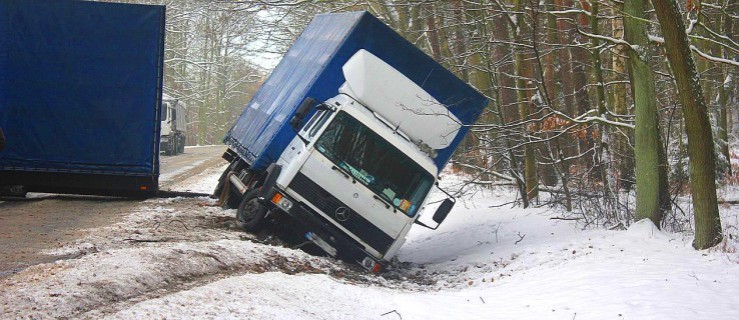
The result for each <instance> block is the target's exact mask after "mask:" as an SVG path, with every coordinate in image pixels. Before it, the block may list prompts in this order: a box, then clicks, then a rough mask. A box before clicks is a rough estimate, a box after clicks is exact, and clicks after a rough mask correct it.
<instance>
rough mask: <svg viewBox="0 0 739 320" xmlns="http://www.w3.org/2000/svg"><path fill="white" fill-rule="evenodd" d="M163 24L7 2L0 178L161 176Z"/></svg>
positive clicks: (151, 15) (0, 85)
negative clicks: (5, 174) (4, 173)
mask: <svg viewBox="0 0 739 320" xmlns="http://www.w3.org/2000/svg"><path fill="white" fill-rule="evenodd" d="M164 14H165V9H164V6H149V5H130V4H115V3H99V2H86V1H71V0H2V1H0V127H2V129H3V131H4V132H5V136H6V137H7V141H8V143H7V146H6V148H5V150H3V151H0V170H10V171H12V170H16V171H35V172H73V173H74V172H85V173H100V174H115V175H135V176H158V174H159V158H158V157H159V155H158V143H159V107H160V103H161V101H160V100H161V87H162V70H163V50H164Z"/></svg>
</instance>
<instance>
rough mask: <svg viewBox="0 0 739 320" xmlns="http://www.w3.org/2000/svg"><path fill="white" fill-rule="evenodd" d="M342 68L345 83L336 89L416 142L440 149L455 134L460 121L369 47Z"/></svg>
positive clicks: (448, 142) (356, 54)
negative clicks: (372, 52)
mask: <svg viewBox="0 0 739 320" xmlns="http://www.w3.org/2000/svg"><path fill="white" fill-rule="evenodd" d="M342 70H343V71H344V78H346V83H344V85H342V86H341V88H340V89H339V91H340V92H341V93H345V94H348V95H350V96H351V97H352V98H354V99H356V100H357V101H359V102H360V103H362V104H363V105H365V106H367V107H368V108H370V109H371V110H372V111H374V112H376V113H377V114H379V115H380V116H382V117H383V118H384V119H385V120H387V121H388V122H390V123H391V124H392V125H393V126H395V127H398V129H399V130H400V131H402V132H404V133H405V134H407V135H408V136H409V137H410V138H411V139H412V140H414V141H415V142H417V143H425V144H427V145H428V146H429V147H431V148H434V149H443V148H446V147H447V146H449V144H451V142H452V140H454V138H455V137H456V136H457V133H458V132H459V128H460V127H461V125H460V121H459V119H457V117H456V116H454V115H453V114H452V113H450V112H449V110H447V108H446V106H444V105H442V104H441V103H440V102H439V101H437V100H436V99H434V97H432V96H431V95H430V94H428V92H426V91H425V90H423V89H422V88H421V87H419V86H418V85H417V84H415V83H414V82H413V81H411V80H410V79H408V78H406V77H405V76H404V75H403V74H402V73H400V72H399V71H398V70H395V68H393V67H392V66H390V65H389V64H387V63H385V62H384V61H382V60H380V58H378V57H376V56H374V55H373V54H371V53H369V52H368V51H366V50H364V49H361V50H359V51H357V53H355V54H354V55H353V56H352V57H351V58H350V59H349V61H347V62H346V64H344V67H343V68H342Z"/></svg>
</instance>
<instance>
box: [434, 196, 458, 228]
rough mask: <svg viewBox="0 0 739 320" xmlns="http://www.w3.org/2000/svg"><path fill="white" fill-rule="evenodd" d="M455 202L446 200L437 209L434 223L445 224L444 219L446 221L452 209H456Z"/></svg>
mask: <svg viewBox="0 0 739 320" xmlns="http://www.w3.org/2000/svg"><path fill="white" fill-rule="evenodd" d="M454 204H455V201H454V200H452V199H446V200H444V202H442V203H441V205H439V208H437V209H436V212H435V213H434V222H436V223H438V224H441V223H442V222H444V219H446V216H447V215H449V212H450V211H452V208H454Z"/></svg>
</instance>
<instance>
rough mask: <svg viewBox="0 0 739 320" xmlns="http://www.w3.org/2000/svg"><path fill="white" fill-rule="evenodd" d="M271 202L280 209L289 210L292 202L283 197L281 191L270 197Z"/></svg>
mask: <svg viewBox="0 0 739 320" xmlns="http://www.w3.org/2000/svg"><path fill="white" fill-rule="evenodd" d="M272 203H274V204H276V205H277V206H278V207H280V209H282V210H285V211H290V209H292V207H293V202H292V201H290V200H288V199H287V198H285V197H284V196H283V195H282V194H281V193H279V192H278V193H275V196H274V197H272Z"/></svg>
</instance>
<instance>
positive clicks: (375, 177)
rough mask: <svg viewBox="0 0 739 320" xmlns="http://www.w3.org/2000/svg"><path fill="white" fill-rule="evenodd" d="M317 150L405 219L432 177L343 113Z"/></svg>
mask: <svg viewBox="0 0 739 320" xmlns="http://www.w3.org/2000/svg"><path fill="white" fill-rule="evenodd" d="M316 150H318V151H319V152H320V153H321V154H323V155H324V156H326V157H327V158H329V159H330V160H331V161H332V162H333V163H334V164H336V165H337V166H338V167H340V168H342V169H343V170H345V171H346V172H348V173H350V174H351V175H352V176H353V177H354V179H355V180H357V181H359V182H361V183H362V184H363V185H365V186H367V188H369V189H370V190H372V192H374V193H375V194H376V195H377V196H379V197H381V198H382V199H384V200H385V201H387V202H389V203H391V204H392V205H393V206H394V207H395V208H397V209H399V210H401V211H403V212H404V213H406V214H407V215H408V216H413V215H415V214H416V211H417V210H418V207H420V205H421V203H422V201H423V199H424V197H425V196H426V193H428V191H429V189H430V188H431V186H432V184H433V181H434V179H433V177H432V175H431V174H430V173H428V172H427V171H425V170H423V169H422V168H421V166H420V165H418V164H417V163H416V162H414V161H413V160H411V159H410V158H409V157H408V156H406V155H405V154H404V153H402V152H401V151H400V150H398V149H397V148H395V147H394V146H393V145H391V144H390V143H389V142H387V141H386V140H384V139H382V138H381V137H380V136H379V135H378V134H377V133H375V132H373V131H372V130H370V129H369V128H367V127H366V126H365V125H363V124H362V123H360V122H359V121H358V120H356V119H355V118H353V117H351V116H349V115H348V114H347V113H345V112H340V113H339V114H337V115H336V118H335V119H334V121H333V122H331V124H329V126H328V127H327V128H326V131H325V132H324V133H323V135H321V137H320V138H319V139H318V141H317V142H316Z"/></svg>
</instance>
